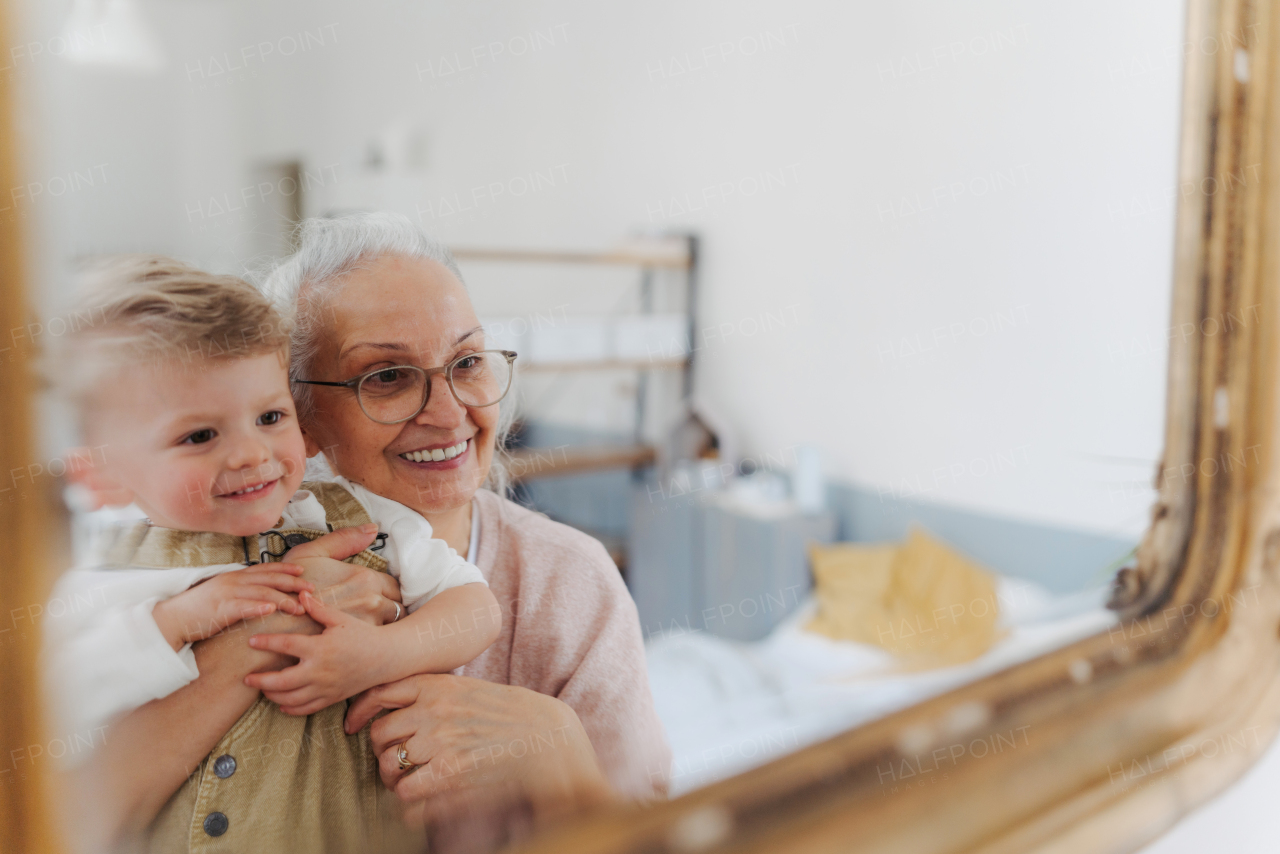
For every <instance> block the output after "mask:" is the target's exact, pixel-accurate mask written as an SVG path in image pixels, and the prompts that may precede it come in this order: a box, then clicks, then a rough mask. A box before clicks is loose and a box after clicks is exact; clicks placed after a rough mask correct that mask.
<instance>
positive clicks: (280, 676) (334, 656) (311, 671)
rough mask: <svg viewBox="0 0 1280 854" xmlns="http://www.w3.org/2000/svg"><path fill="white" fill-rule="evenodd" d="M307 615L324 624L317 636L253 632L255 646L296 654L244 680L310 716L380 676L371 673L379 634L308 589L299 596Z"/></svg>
mask: <svg viewBox="0 0 1280 854" xmlns="http://www.w3.org/2000/svg"><path fill="white" fill-rule="evenodd" d="M298 599H299V601H300V602H301V603H302V606H303V607H304V608H306V611H307V613H308V614H310V615H311V619H313V620H315V621H316V622H317V623H319V624H320V625H322V626H324V627H325V628H324V632H323V633H321V634H319V635H292V634H289V635H280V634H276V635H253V636H252V637H251V638H249V645H250V646H252V647H253V648H254V649H261V650H266V651H269V652H277V653H283V654H284V655H291V656H293V657H294V658H296V659H298V663H297V664H295V665H294V666H293V667H286V668H285V669H284V670H281V671H279V672H276V673H253V674H250V675H249V676H246V677H245V680H244V682H245V684H246V685H248V686H249V687H251V688H257V689H259V690H260V691H262V694H263V696H264V697H266V698H267V699H268V700H270V701H271V702H273V703H276V704H278V705H279V706H280V711H282V712H284V713H285V714H289V715H310V714H313V713H315V712H318V711H320V710H321V709H324V708H327V707H328V706H332V705H333V704H334V703H337V702H338V701H340V700H345V699H347V698H348V697H352V696H355V695H356V694H358V693H360V692H361V691H363V690H365V689H366V688H370V687H372V686H374V685H377V684H380V682H381V681H382V680H381V679H380V678H379V677H378V674H377V672H376V662H377V661H378V658H379V656H378V653H377V647H376V642H377V638H378V637H380V635H378V634H377V632H376V630H375V628H374V627H373V626H371V625H370V624H369V623H367V622H364V621H363V620H360V619H359V618H357V617H353V616H350V615H349V614H346V613H343V612H342V611H339V610H338V609H337V608H331V607H329V606H328V605H325V604H324V603H323V602H321V601H320V600H319V599H317V598H316V597H315V596H312V595H311V594H310V593H302V594H300V595H299V596H298Z"/></svg>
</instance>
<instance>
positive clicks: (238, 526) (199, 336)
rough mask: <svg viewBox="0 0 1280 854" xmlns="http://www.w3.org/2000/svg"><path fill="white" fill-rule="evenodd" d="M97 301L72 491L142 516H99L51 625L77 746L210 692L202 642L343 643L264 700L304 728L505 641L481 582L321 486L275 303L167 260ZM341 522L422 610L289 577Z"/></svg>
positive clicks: (59, 594)
mask: <svg viewBox="0 0 1280 854" xmlns="http://www.w3.org/2000/svg"><path fill="white" fill-rule="evenodd" d="M87 285H88V286H87V287H86V288H85V289H84V292H83V293H82V294H81V296H80V301H79V303H78V311H83V310H86V309H92V311H91V312H90V314H89V316H90V317H93V318H95V319H96V320H97V322H95V323H94V324H93V325H92V326H90V327H84V328H81V329H79V330H77V331H75V332H73V333H72V334H71V335H69V336H68V338H67V340H66V341H65V342H64V346H63V347H62V350H61V352H60V354H59V359H58V361H57V364H56V368H55V373H56V382H57V384H58V385H60V386H62V388H63V389H64V390H65V391H66V392H67V393H68V394H69V396H70V397H71V399H72V401H73V403H74V404H75V406H76V408H77V410H78V413H79V416H80V423H81V428H82V432H83V434H84V438H85V439H86V440H87V442H86V444H88V445H91V446H93V447H94V449H95V450H94V452H93V453H87V454H86V453H80V454H77V455H74V464H73V465H72V466H71V469H72V470H73V471H74V474H73V475H72V478H73V480H74V482H75V483H76V485H77V488H78V490H79V491H80V494H81V497H82V498H83V499H85V500H86V501H87V503H88V506H90V507H104V506H105V507H111V508H122V507H123V508H125V509H124V510H120V509H116V510H112V511H103V512H100V513H98V514H94V517H96V518H95V521H96V523H97V524H95V525H94V526H93V527H92V529H91V530H90V531H89V532H88V538H87V539H88V542H87V543H86V544H85V545H84V547H83V548H82V551H84V552H86V554H85V555H84V556H82V557H81V558H80V559H79V560H78V565H77V567H76V568H75V569H72V570H71V571H69V572H68V573H66V574H65V575H64V576H63V577H62V579H61V580H60V581H59V583H58V585H57V587H56V589H55V591H54V595H53V598H52V600H51V602H50V607H49V608H48V609H47V613H49V614H50V615H52V616H51V619H49V620H48V622H47V624H46V625H47V632H46V664H47V670H48V673H49V680H48V681H49V683H50V690H51V699H52V701H53V706H54V712H55V714H56V715H57V716H58V717H59V718H60V719H61V723H62V725H63V726H65V727H67V728H68V729H67V731H68V732H80V733H90V732H93V731H95V730H96V729H97V728H100V727H101V726H104V725H106V724H107V723H109V722H110V720H111V719H113V718H115V717H118V716H120V715H122V714H125V713H127V712H129V711H130V710H132V709H134V708H137V707H138V706H141V705H142V704H144V703H146V702H148V701H150V700H152V699H156V698H159V697H163V696H166V695H168V694H170V693H172V692H173V691H176V690H177V689H178V688H180V687H182V686H183V685H185V684H187V683H188V682H190V681H192V680H193V679H195V678H196V677H197V676H198V675H199V674H198V672H197V669H196V666H195V657H194V655H193V654H192V652H191V644H192V643H194V642H196V641H199V640H202V639H204V638H207V637H210V636H212V635H214V634H217V633H218V632H220V631H223V630H225V629H227V628H228V627H229V626H235V625H236V624H238V623H240V622H241V621H243V620H246V619H250V618H255V617H261V616H264V615H266V614H269V613H271V612H273V611H276V610H280V611H284V612H286V613H290V614H295V615H302V614H308V615H310V616H311V617H312V618H314V619H315V620H316V621H317V622H319V623H320V624H322V625H323V626H325V631H324V633H323V634H321V635H320V636H318V637H313V638H308V639H306V640H307V641H308V645H305V646H304V647H302V648H300V649H299V652H300V653H301V660H300V661H299V663H298V664H296V665H294V666H293V667H290V668H287V669H286V670H284V671H281V673H280V674H279V676H280V678H277V679H275V680H274V683H273V684H274V687H275V688H276V690H274V691H265V692H264V696H265V697H266V698H267V699H268V700H270V701H272V702H275V703H278V704H279V707H280V711H283V712H285V713H287V714H290V715H312V714H313V713H316V712H319V711H321V710H324V709H327V707H330V706H332V705H333V704H335V703H339V702H340V701H342V700H345V699H347V698H348V697H351V696H353V695H354V694H356V693H359V692H360V691H363V690H364V689H366V688H369V687H372V686H374V685H378V684H382V683H385V682H390V681H394V680H396V679H400V678H403V677H405V676H409V675H412V674H415V673H428V672H431V673H443V672H448V671H450V670H452V669H454V668H457V667H460V666H462V665H463V664H465V663H467V662H468V661H470V660H471V659H473V658H474V657H475V656H477V655H479V654H480V652H482V651H483V650H484V649H485V648H486V647H488V645H489V644H490V643H492V642H493V640H494V638H495V637H496V636H497V633H498V628H499V619H498V608H497V604H496V601H495V600H494V598H493V595H492V594H491V593H490V592H489V589H488V586H487V585H486V584H485V582H484V579H483V577H482V576H481V574H480V571H479V570H478V569H476V568H475V567H474V566H472V565H470V564H468V563H467V562H466V561H465V560H464V559H463V558H462V557H460V556H459V555H458V554H457V553H456V552H454V551H453V550H452V549H450V548H449V547H448V546H447V545H446V544H445V543H444V542H443V541H441V540H436V539H432V536H431V534H432V531H431V526H430V524H429V523H427V521H426V520H425V519H423V518H422V516H420V515H419V514H417V513H416V512H414V511H412V510H410V509H409V508H407V507H404V506H403V505H400V504H397V503H395V502H392V501H389V500H387V499H384V498H381V497H379V496H374V495H372V494H370V493H368V492H367V491H365V490H363V489H362V488H361V487H359V486H358V485H355V484H345V487H346V488H344V486H339V485H334V484H309V485H305V486H304V485H303V484H302V477H303V470H304V467H305V463H306V458H305V452H304V450H303V439H302V435H301V433H300V431H299V428H298V424H297V417H296V414H295V411H294V405H293V399H292V396H291V394H290V389H289V381H288V374H287V366H288V332H289V330H288V326H287V324H286V323H285V322H283V321H282V319H281V318H280V317H279V316H278V315H277V314H276V312H275V310H274V309H273V308H272V306H271V305H270V303H269V302H268V301H267V300H266V299H265V298H264V297H263V296H262V295H261V294H259V293H258V291H257V290H256V289H254V288H253V287H252V286H251V285H249V284H247V283H246V282H244V281H242V280H240V279H237V278H234V277H229V276H213V275H209V274H205V273H202V272H199V271H197V270H194V269H192V268H189V267H186V266H183V265H181V264H179V263H178V262H175V261H171V260H169V259H165V258H160V257H155V256H129V257H125V258H119V259H115V260H113V261H111V262H110V263H107V264H105V265H103V266H101V267H99V268H98V269H97V270H96V271H95V272H94V273H93V274H92V275H91V276H90V277H88V280H87ZM299 487H303V488H302V489H300V488H299ZM335 519H336V520H337V521H338V523H339V524H338V525H337V526H336V527H341V526H343V525H344V524H348V523H352V522H358V521H365V522H366V532H367V533H369V534H370V535H372V534H373V531H374V529H375V526H376V527H377V528H381V529H382V530H383V531H385V532H387V533H386V534H384V535H379V540H383V541H384V542H383V544H382V545H375V546H374V547H373V548H374V549H376V551H374V550H370V551H365V552H362V553H361V555H358V556H356V557H355V558H352V559H351V560H352V561H354V562H357V563H362V564H364V565H365V566H367V567H371V568H377V569H382V568H385V569H386V570H387V571H389V572H390V573H391V574H392V575H394V576H396V578H397V579H398V580H399V583H400V587H401V592H402V598H403V600H404V602H405V603H406V604H405V606H404V607H403V609H402V606H401V605H400V603H395V617H394V618H393V619H392V621H391V622H389V623H387V624H385V625H382V626H373V625H371V624H370V623H368V622H364V621H362V620H360V619H357V618H355V617H350V616H348V615H346V614H344V613H343V612H341V611H338V610H337V609H335V608H332V607H328V606H326V605H325V604H323V603H322V602H321V601H320V600H319V599H317V598H316V596H315V595H313V594H314V593H315V591H316V586H315V584H313V583H312V582H311V581H309V580H307V577H306V574H307V573H306V572H304V565H305V564H307V563H308V561H307V560H305V559H304V560H299V561H298V563H297V564H294V563H288V562H270V561H271V559H272V558H276V559H277V560H278V559H279V558H280V557H281V556H283V557H284V558H285V559H286V560H287V558H288V555H287V553H286V551H287V549H288V548H290V547H292V546H295V545H298V544H299V543H301V542H306V541H308V540H310V539H313V538H315V537H317V536H321V535H323V534H324V533H326V532H327V531H328V530H330V529H332V528H333V527H335V526H334V525H333V522H334V521H335ZM311 560H313V561H314V560H315V559H311ZM299 564H301V565H299ZM295 597H296V598H295ZM59 603H60V604H59ZM402 615H403V616H404V619H403V620H400V619H399V618H400V617H401V616H402ZM475 615H482V616H480V617H479V618H477V617H476V616H475ZM397 620H398V622H397ZM444 621H448V622H449V624H450V625H461V626H465V627H467V629H468V630H464V631H460V632H459V631H455V632H454V633H451V635H450V637H448V638H445V639H443V640H441V639H438V638H437V635H438V634H439V633H438V632H435V631H431V630H430V627H432V626H435V625H438V624H439V623H441V622H444ZM424 638H426V639H427V640H424ZM248 640H249V639H248V635H247V634H246V642H248ZM246 716H248V713H246ZM340 717H341V716H340V715H339V716H338V718H339V719H340ZM218 776H222V775H221V773H219V775H218Z"/></svg>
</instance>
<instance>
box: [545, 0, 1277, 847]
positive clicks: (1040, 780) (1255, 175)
mask: <svg viewBox="0 0 1280 854" xmlns="http://www.w3.org/2000/svg"><path fill="white" fill-rule="evenodd" d="M1277 6H1280V0H1252V2H1250V0H1191V2H1190V3H1189V9H1188V22H1187V37H1186V39H1185V42H1187V43H1189V44H1190V45H1192V50H1191V52H1190V53H1189V55H1187V56H1186V66H1185V69H1184V80H1183V102H1182V129H1181V151H1180V155H1179V167H1178V168H1179V176H1178V179H1179V180H1178V184H1179V188H1180V189H1181V188H1185V187H1187V186H1192V187H1194V188H1195V189H1194V190H1193V191H1191V192H1188V193H1183V194H1181V195H1180V201H1179V205H1178V212H1177V232H1176V247H1175V270H1174V282H1173V308H1172V315H1171V322H1170V341H1169V345H1170V353H1169V380H1168V400H1167V407H1166V412H1167V414H1166V419H1167V420H1166V426H1165V451H1164V456H1163V460H1162V463H1161V466H1160V469H1159V471H1158V472H1157V488H1158V491H1159V499H1158V503H1157V505H1156V507H1155V509H1154V512H1153V523H1152V526H1151V528H1150V529H1149V530H1148V532H1147V534H1146V536H1145V537H1144V539H1143V542H1142V545H1141V546H1140V548H1139V551H1138V560H1137V565H1136V566H1135V567H1133V568H1131V569H1127V570H1124V571H1122V573H1121V574H1120V576H1119V577H1118V578H1117V584H1116V589H1115V596H1114V598H1113V607H1116V608H1117V609H1118V610H1119V611H1120V613H1121V615H1122V618H1123V619H1122V622H1121V623H1120V624H1119V625H1117V626H1116V628H1115V629H1114V630H1112V631H1109V632H1104V633H1101V634H1098V635H1095V636H1093V637H1090V638H1087V639H1085V640H1082V641H1079V642H1078V643H1074V644H1071V645H1070V646H1068V647H1066V648H1063V649H1058V650H1055V651H1053V652H1050V653H1048V654H1046V655H1043V656H1041V657H1039V658H1036V659H1033V660H1031V661H1027V662H1025V663H1022V664H1019V665H1016V666H1014V667H1011V668H1009V669H1008V670H1005V671H1002V672H1000V673H997V674H995V675H992V676H990V677H987V678H985V679H982V680H980V681H978V682H975V683H972V684H969V685H965V686H963V687H961V688H958V689H956V690H954V691H951V692H949V693H947V694H944V695H942V696H939V697H936V698H934V699H932V700H928V701H926V702H924V703H922V704H920V705H917V706H913V707H911V708H908V709H905V710H903V711H900V712H898V713H896V714H893V715H890V716H888V717H886V718H883V719H881V720H878V721H875V722H872V723H870V724H868V725H865V726H861V727H858V728H856V729H852V730H850V731H848V732H846V733H844V734H841V735H838V736H836V737H834V738H832V739H829V740H827V741H825V742H822V743H820V744H817V745H814V746H811V747H808V748H805V749H803V750H800V751H799V752H797V753H794V754H791V755H789V756H785V757H783V758H781V759H778V760H775V761H773V762H771V763H769V764H768V765H765V766H762V767H760V768H756V769H754V770H752V771H748V772H746V773H744V774H741V775H739V776H737V777H733V778H731V779H728V780H724V781H722V782H719V783H716V784H713V785H711V786H708V787H706V788H703V789H699V790H696V791H693V792H691V793H689V794H686V795H684V796H683V797H680V798H677V799H675V800H673V801H670V802H666V803H662V804H657V805H653V806H650V807H646V808H635V807H630V808H626V807H619V808H617V809H615V810H612V811H610V812H607V813H602V814H599V815H596V816H594V817H590V818H587V819H584V820H579V821H577V822H574V823H572V824H569V825H566V826H563V827H560V828H557V829H555V830H552V831H551V832H548V833H545V834H544V835H543V836H541V837H540V838H538V839H536V840H534V841H532V842H531V843H530V844H529V845H527V846H526V847H525V850H527V851H530V852H547V854H552V852H554V854H562V852H575V854H586V852H600V854H604V852H641V851H643V852H659V851H717V852H719V851H726V852H727V851H735V852H745V851H770V850H777V851H787V852H827V851H858V852H881V851H883V852H898V854H901V852H912V854H927V852H960V851H965V852H974V851H982V852H1021V851H1088V852H1103V851H1107V852H1122V851H1133V850H1135V849H1137V848H1139V847H1141V846H1142V845H1144V844H1146V843H1147V842H1149V841H1151V840H1152V839H1154V838H1155V837H1157V836H1159V835H1160V834H1161V833H1162V832H1163V831H1165V830H1166V829H1168V828H1169V827H1170V826H1172V825H1173V824H1174V823H1175V822H1176V821H1177V820H1178V819H1179V818H1180V817H1182V816H1183V815H1184V814H1186V812H1188V811H1189V810H1190V809H1191V808H1192V807H1194V806H1196V805H1197V804H1200V803H1202V802H1204V801H1205V800H1206V799H1208V798H1209V797H1211V796H1212V795H1214V794H1216V793H1217V792H1219V791H1221V790H1222V789H1223V788H1224V787H1225V786H1227V785H1228V784H1229V783H1230V782H1232V781H1233V780H1235V779H1236V778H1237V777H1239V776H1240V774H1242V773H1243V772H1244V771H1245V769H1247V768H1248V767H1249V765H1250V764H1252V762H1253V761H1255V760H1256V759H1257V757H1258V755H1259V754H1261V753H1262V751H1263V750H1264V749H1265V748H1266V747H1267V745H1268V744H1269V743H1270V741H1271V739H1272V737H1273V736H1274V734H1275V732H1276V728H1277V724H1278V723H1280V638H1278V637H1277V627H1278V626H1280V442H1278V441H1277V440H1278V439H1280V394H1277V384H1278V383H1280V372H1278V371H1277V358H1278V357H1280V353H1278V351H1277V334H1278V333H1280V292H1278V289H1277V276H1278V275H1280V63H1278V62H1277V61H1276V50H1277V46H1280V14H1278V13H1280V9H1277ZM1228 34H1230V37H1228ZM1240 36H1244V37H1245V40H1244V43H1241V40H1240V38H1239V37H1240ZM1104 309H1105V307H1104V306H1099V310H1104ZM979 745H984V747H979ZM1211 746H1212V748H1211ZM957 748H958V750H957Z"/></svg>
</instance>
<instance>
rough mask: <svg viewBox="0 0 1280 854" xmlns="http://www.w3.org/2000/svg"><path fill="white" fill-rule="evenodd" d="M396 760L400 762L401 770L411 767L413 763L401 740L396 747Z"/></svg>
mask: <svg viewBox="0 0 1280 854" xmlns="http://www.w3.org/2000/svg"><path fill="white" fill-rule="evenodd" d="M396 762H398V763H400V770H401V771H408V770H409V769H410V768H412V767H413V763H412V762H410V761H409V751H408V750H406V749H405V747H404V743H403V742H401V743H400V746H399V747H397V748H396Z"/></svg>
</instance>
